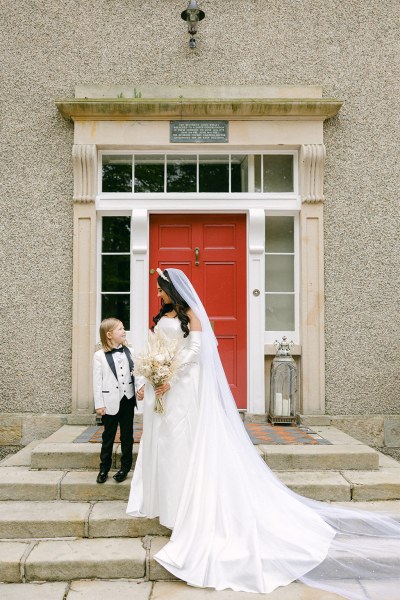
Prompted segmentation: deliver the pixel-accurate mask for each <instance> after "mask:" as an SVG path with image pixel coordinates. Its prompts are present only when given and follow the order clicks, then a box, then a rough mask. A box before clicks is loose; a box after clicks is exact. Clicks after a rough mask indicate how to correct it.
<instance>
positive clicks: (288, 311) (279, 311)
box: [265, 294, 294, 331]
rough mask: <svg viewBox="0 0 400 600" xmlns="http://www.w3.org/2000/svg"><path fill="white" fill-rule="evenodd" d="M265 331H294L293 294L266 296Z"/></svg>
mask: <svg viewBox="0 0 400 600" xmlns="http://www.w3.org/2000/svg"><path fill="white" fill-rule="evenodd" d="M265 329H266V330H267V331H294V294H290V295H289V294H287V295H286V294H266V296H265Z"/></svg>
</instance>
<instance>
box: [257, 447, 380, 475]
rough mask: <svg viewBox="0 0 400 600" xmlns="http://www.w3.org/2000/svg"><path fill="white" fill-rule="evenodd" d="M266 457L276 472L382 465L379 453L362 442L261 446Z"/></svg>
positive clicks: (337, 469)
mask: <svg viewBox="0 0 400 600" xmlns="http://www.w3.org/2000/svg"><path fill="white" fill-rule="evenodd" d="M259 448H260V450H261V451H262V452H263V453H264V460H265V462H266V463H267V464H268V466H269V467H270V468H271V469H273V470H274V471H289V470H294V471H297V470H299V469H304V470H310V471H320V470H334V471H339V470H343V469H357V470H361V469H366V470H375V469H378V468H379V452H377V451H376V450H373V449H372V448H369V446H364V445H362V444H349V445H334V444H332V445H331V446H324V445H321V446H307V445H304V446H300V445H298V446H297V445H296V446H295V445H293V446H292V445H287V446H272V445H266V444H265V445H260V446H259Z"/></svg>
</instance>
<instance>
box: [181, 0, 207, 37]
mask: <svg viewBox="0 0 400 600" xmlns="http://www.w3.org/2000/svg"><path fill="white" fill-rule="evenodd" d="M205 16H206V15H205V12H204V11H203V10H200V8H199V7H198V6H197V2H196V0H190V1H189V5H188V7H187V9H186V10H184V11H183V12H182V13H181V19H183V20H184V21H186V22H187V24H188V32H189V35H190V40H189V48H196V39H195V37H194V36H195V34H196V33H197V25H198V23H199V21H202V20H203V19H204V17H205Z"/></svg>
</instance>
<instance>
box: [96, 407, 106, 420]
mask: <svg viewBox="0 0 400 600" xmlns="http://www.w3.org/2000/svg"><path fill="white" fill-rule="evenodd" d="M96 413H97V414H98V415H100V416H101V417H102V416H103V415H105V414H106V407H105V406H103V407H102V408H96Z"/></svg>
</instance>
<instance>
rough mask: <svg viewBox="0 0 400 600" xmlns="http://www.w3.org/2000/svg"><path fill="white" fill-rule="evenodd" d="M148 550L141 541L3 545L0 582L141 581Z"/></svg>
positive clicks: (0, 548) (85, 540) (1, 545)
mask: <svg viewBox="0 0 400 600" xmlns="http://www.w3.org/2000/svg"><path fill="white" fill-rule="evenodd" d="M145 572H146V550H145V549H144V548H143V545H142V541H141V540H140V539H139V538H128V537H124V538H104V539H69V540H43V541H38V542H30V543H29V542H14V541H10V542H9V541H2V542H0V581H3V582H22V581H27V582H29V581H68V580H73V579H125V578H127V579H139V578H143V577H144V576H145Z"/></svg>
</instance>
